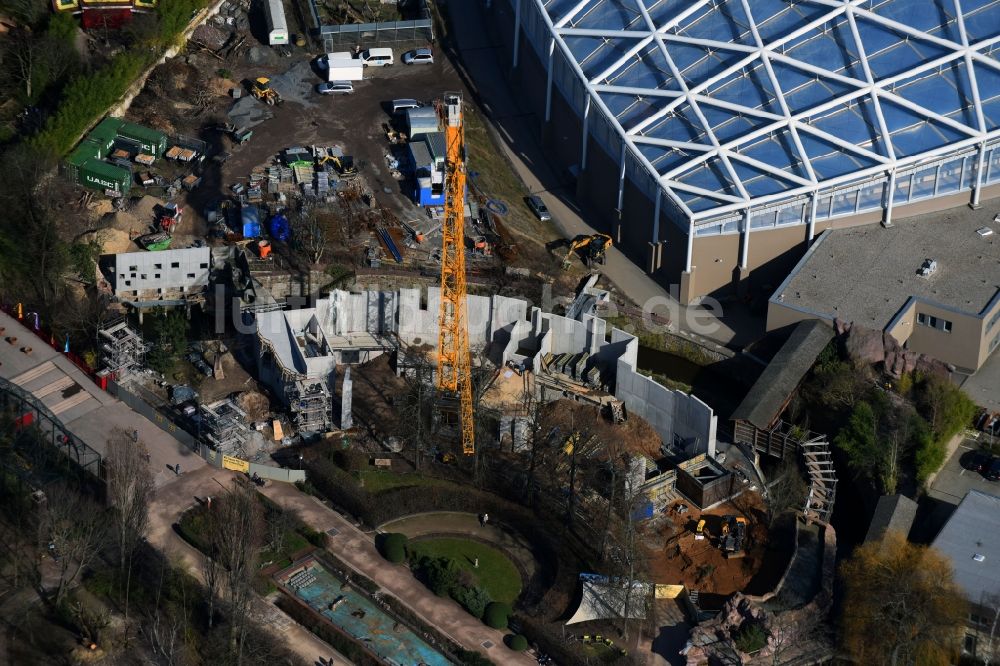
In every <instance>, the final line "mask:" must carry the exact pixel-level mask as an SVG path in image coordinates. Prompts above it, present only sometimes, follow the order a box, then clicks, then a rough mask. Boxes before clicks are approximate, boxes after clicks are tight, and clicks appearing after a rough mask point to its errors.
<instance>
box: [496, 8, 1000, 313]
mask: <svg viewBox="0 0 1000 666" xmlns="http://www.w3.org/2000/svg"><path fill="white" fill-rule="evenodd" d="M486 4H487V5H488V8H489V9H488V11H489V15H490V18H491V23H492V24H493V25H494V26H495V29H496V30H497V31H498V33H497V34H498V36H499V37H500V41H501V42H502V44H503V45H504V47H505V48H506V55H507V62H508V64H509V70H510V72H511V74H510V76H511V80H512V82H513V83H514V84H515V85H516V86H517V88H518V89H519V90H521V91H524V94H523V95H522V96H520V100H521V101H522V103H523V104H525V105H526V106H527V107H528V110H529V111H530V112H531V113H533V114H534V115H535V116H537V118H538V119H539V127H540V135H541V138H542V140H543V142H544V144H545V146H546V149H547V154H548V155H550V158H551V159H552V160H553V161H554V162H556V163H558V164H559V165H561V166H562V167H564V168H565V169H566V170H567V172H568V173H570V174H572V175H573V177H574V178H575V179H576V188H577V193H578V195H579V196H580V197H581V198H582V199H584V200H585V201H586V202H587V203H588V204H590V205H591V210H593V211H595V212H596V213H597V214H598V215H599V216H600V220H601V222H602V223H603V225H604V226H603V228H602V229H600V230H601V231H605V232H607V233H610V234H611V235H612V237H613V238H614V239H615V242H616V244H617V246H618V247H619V248H620V249H622V250H623V251H624V252H625V253H626V254H627V255H628V256H629V257H630V258H631V259H632V260H633V261H635V262H636V263H637V264H639V265H640V266H642V267H643V268H644V269H645V270H646V271H647V272H648V273H649V274H650V275H651V276H653V277H654V278H655V279H656V280H657V281H659V282H661V283H662V284H664V285H673V284H678V285H679V286H680V296H681V300H682V301H684V302H690V301H691V300H692V299H694V298H697V297H698V296H702V295H705V294H714V295H719V294H721V293H725V292H727V291H729V290H730V289H731V288H732V287H733V286H734V285H735V286H738V287H739V286H743V287H747V286H749V287H755V288H758V289H760V290H762V291H765V292H766V291H768V290H769V288H770V287H773V286H774V285H776V284H777V283H779V282H780V281H781V279H782V278H783V277H784V275H785V274H786V273H787V271H788V270H789V269H791V267H792V266H793V265H794V264H795V261H796V260H797V259H798V258H799V257H800V256H801V255H802V253H803V252H804V251H805V250H806V248H807V247H808V245H809V244H810V243H811V242H812V240H813V239H814V238H815V237H817V236H818V235H819V234H820V233H821V232H822V231H823V230H825V229H835V228H842V227H848V226H853V225H858V224H871V223H877V222H882V223H883V224H884V225H887V226H888V225H891V224H892V222H893V220H894V219H899V218H901V217H905V216H909V215H913V214H918V213H921V212H927V211H928V210H940V209H945V208H950V207H954V206H958V205H962V204H967V203H969V204H972V205H978V204H979V202H980V201H981V200H982V199H985V198H987V197H991V196H995V195H997V194H1000V147H998V146H1000V61H998V59H997V54H998V50H1000V46H998V39H997V37H998V34H1000V7H998V6H997V4H996V3H992V2H972V3H962V4H961V6H959V5H956V11H954V12H948V13H945V12H914V11H910V10H909V9H908V8H912V3H907V2H905V1H904V0H888V1H887V2H882V3H879V5H878V6H877V7H875V8H862V7H858V6H855V5H851V4H841V3H831V4H827V3H791V2H779V1H773V2H772V1H767V2H754V3H745V2H739V1H734V0H726V1H723V2H708V1H707V0H698V1H693V2H679V1H677V0H491V1H490V2H487V3H486Z"/></svg>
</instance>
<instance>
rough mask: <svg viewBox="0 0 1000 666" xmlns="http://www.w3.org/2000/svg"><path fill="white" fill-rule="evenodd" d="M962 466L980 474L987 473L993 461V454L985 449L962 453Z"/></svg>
mask: <svg viewBox="0 0 1000 666" xmlns="http://www.w3.org/2000/svg"><path fill="white" fill-rule="evenodd" d="M959 462H960V463H961V465H962V467H964V468H965V469H967V470H969V471H970V472H979V473H980V474H986V470H987V469H989V466H990V463H992V462H993V456H991V455H990V454H988V453H984V452H983V451H969V452H968V453H965V454H963V455H962V457H961V459H960V460H959Z"/></svg>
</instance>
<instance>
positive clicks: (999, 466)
mask: <svg viewBox="0 0 1000 666" xmlns="http://www.w3.org/2000/svg"><path fill="white" fill-rule="evenodd" d="M983 476H985V477H986V480H987V481H1000V458H994V459H993V462H991V463H990V466H989V468H988V469H987V470H986V472H985V473H984V474H983Z"/></svg>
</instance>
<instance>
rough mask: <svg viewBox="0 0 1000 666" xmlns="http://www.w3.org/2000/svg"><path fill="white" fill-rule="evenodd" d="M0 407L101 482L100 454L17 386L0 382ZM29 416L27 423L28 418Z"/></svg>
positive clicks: (101, 464) (39, 402) (101, 462)
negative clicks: (9, 408)
mask: <svg viewBox="0 0 1000 666" xmlns="http://www.w3.org/2000/svg"><path fill="white" fill-rule="evenodd" d="M0 406H3V407H12V408H13V409H14V411H15V414H16V415H17V418H18V421H19V422H21V423H25V424H28V423H30V424H32V425H34V426H35V427H37V428H38V429H39V430H40V431H41V432H42V433H45V434H47V435H48V436H49V439H50V441H51V445H52V447H53V448H54V449H56V450H57V451H59V453H61V454H63V455H64V456H66V457H67V458H68V459H69V460H71V461H72V462H73V463H75V464H76V465H77V466H79V467H80V468H81V469H83V470H84V471H86V472H89V473H90V474H92V475H93V476H94V477H95V478H97V479H99V480H102V481H103V480H104V464H103V459H102V458H101V454H100V453H98V452H97V451H95V450H94V449H92V448H91V447H89V446H87V444H85V443H84V442H83V440H81V439H80V438H79V437H77V436H75V435H74V434H73V433H72V432H70V431H69V430H68V429H67V428H66V426H65V425H63V423H62V421H60V420H59V418H58V417H57V416H56V415H55V414H53V413H52V412H51V411H50V410H49V408H48V407H46V406H45V405H44V404H42V401H41V400H39V399H38V398H36V397H35V396H34V395H32V394H31V393H29V392H27V391H25V390H24V389H22V388H21V387H20V386H18V385H17V384H14V383H13V382H10V381H7V380H6V379H3V378H0ZM28 414H30V415H31V417H30V419H28V418H27V415H28Z"/></svg>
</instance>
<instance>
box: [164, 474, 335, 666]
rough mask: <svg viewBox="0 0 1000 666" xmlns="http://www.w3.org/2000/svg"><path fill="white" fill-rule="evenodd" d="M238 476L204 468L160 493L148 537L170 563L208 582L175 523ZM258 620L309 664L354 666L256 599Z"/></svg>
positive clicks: (197, 557)
mask: <svg viewBox="0 0 1000 666" xmlns="http://www.w3.org/2000/svg"><path fill="white" fill-rule="evenodd" d="M235 476H237V475H236V474H234V473H233V472H229V471H226V470H222V469H216V468H214V467H210V466H207V465H206V466H204V467H202V468H200V469H198V470H196V471H193V472H190V473H185V474H182V475H181V477H180V478H179V479H177V480H176V481H174V482H173V483H171V484H169V485H166V486H163V487H161V488H160V489H158V490H157V491H156V494H155V495H154V497H153V501H152V503H151V504H150V507H149V528H148V529H147V531H146V538H147V540H148V541H149V543H150V544H151V545H152V546H153V547H155V548H157V549H158V550H159V551H160V552H161V553H163V555H164V556H165V557H166V558H167V560H169V561H170V562H172V563H174V564H175V565H177V564H179V565H180V566H182V567H184V568H185V569H187V571H188V573H190V574H191V575H192V576H194V577H195V578H196V579H198V581H199V582H201V583H204V582H205V573H204V572H205V568H204V563H205V556H204V555H202V554H201V552H200V551H199V550H198V549H196V548H194V547H193V546H191V545H190V544H189V543H188V542H186V541H184V539H182V538H181V537H180V535H178V534H177V532H175V531H174V527H173V526H174V523H176V522H177V521H178V520H180V517H181V514H182V513H184V512H185V511H187V510H188V509H190V508H191V507H193V506H196V505H197V504H198V498H202V497H206V496H210V495H218V494H219V493H220V492H221V491H222V490H223V489H224V488H226V487H227V486H228V484H229V483H230V481H231V480H232V479H233V478H234V477H235ZM251 612H252V614H253V616H254V619H255V620H256V621H257V623H258V624H259V625H260V626H263V627H265V628H267V629H270V630H271V631H272V632H274V633H275V634H276V635H278V636H280V637H281V638H282V639H284V640H285V642H286V644H287V645H288V647H289V649H291V650H292V651H293V652H294V653H295V654H297V655H298V656H299V657H300V658H301V659H302V660H303V661H304V662H305V663H306V664H308V665H309V666H314V665H315V664H317V663H319V659H320V658H321V657H322V658H323V659H329V658H330V657H333V658H334V660H335V664H336V666H351V662H350V661H349V660H348V659H346V658H344V657H343V656H341V655H340V654H339V653H337V652H336V651H335V650H334V649H333V648H332V647H330V646H329V645H327V644H326V643H324V642H323V641H321V640H320V639H319V638H318V637H317V636H316V635H315V634H313V633H312V632H310V631H308V630H306V629H305V628H303V627H302V626H301V625H300V624H298V623H297V622H295V621H294V620H292V619H291V618H290V617H288V616H287V615H285V613H284V612H282V611H281V610H280V609H278V608H277V607H276V606H275V605H274V604H272V603H268V602H267V601H265V600H264V599H261V598H260V597H256V596H255V597H254V607H253V609H252V611H251Z"/></svg>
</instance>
